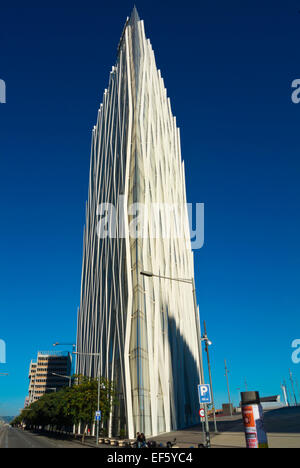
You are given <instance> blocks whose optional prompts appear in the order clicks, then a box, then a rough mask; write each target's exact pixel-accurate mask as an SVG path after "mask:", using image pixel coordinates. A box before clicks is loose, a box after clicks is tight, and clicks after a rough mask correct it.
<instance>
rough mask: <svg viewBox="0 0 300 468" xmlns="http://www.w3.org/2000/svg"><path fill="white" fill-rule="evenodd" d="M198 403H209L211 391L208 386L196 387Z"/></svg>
mask: <svg viewBox="0 0 300 468" xmlns="http://www.w3.org/2000/svg"><path fill="white" fill-rule="evenodd" d="M198 394H199V403H200V404H204V403H205V404H207V405H209V404H210V403H211V391H210V385H209V384H203V385H198Z"/></svg>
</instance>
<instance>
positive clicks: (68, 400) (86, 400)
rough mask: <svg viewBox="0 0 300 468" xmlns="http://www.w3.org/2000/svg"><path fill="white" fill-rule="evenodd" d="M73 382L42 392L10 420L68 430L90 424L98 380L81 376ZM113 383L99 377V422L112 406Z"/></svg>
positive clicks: (114, 393) (30, 425)
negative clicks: (59, 388)
mask: <svg viewBox="0 0 300 468" xmlns="http://www.w3.org/2000/svg"><path fill="white" fill-rule="evenodd" d="M74 381H75V385H73V386H72V387H64V388H63V389H62V390H60V391H58V392H55V393H46V394H45V395H43V396H42V397H41V398H40V399H39V400H37V401H35V402H34V403H32V404H31V405H30V406H28V407H27V408H25V409H24V410H22V412H21V413H20V415H19V416H17V417H16V418H15V419H14V421H13V422H12V424H13V425H20V424H25V425H26V427H29V428H41V429H42V430H44V429H45V428H46V427H50V428H51V429H52V430H53V429H55V430H68V429H71V428H73V426H74V425H75V426H77V425H79V424H81V425H83V427H84V428H85V430H84V434H85V432H86V429H87V428H88V427H92V425H93V423H94V421H95V412H96V410H97V408H98V380H97V379H91V378H87V377H83V376H75V377H74ZM117 403H118V402H117V399H116V392H115V388H114V384H113V383H112V382H109V381H108V380H106V379H105V378H103V377H101V378H100V410H101V415H102V422H103V424H104V426H105V422H106V421H107V420H108V418H109V414H110V412H111V409H112V406H113V405H116V404H117Z"/></svg>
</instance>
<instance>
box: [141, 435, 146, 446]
mask: <svg viewBox="0 0 300 468" xmlns="http://www.w3.org/2000/svg"><path fill="white" fill-rule="evenodd" d="M141 446H142V447H146V446H147V444H146V437H145V434H144V433H143V432H142V433H141Z"/></svg>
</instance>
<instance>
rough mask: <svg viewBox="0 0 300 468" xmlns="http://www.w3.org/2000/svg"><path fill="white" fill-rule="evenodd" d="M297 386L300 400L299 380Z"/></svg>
mask: <svg viewBox="0 0 300 468" xmlns="http://www.w3.org/2000/svg"><path fill="white" fill-rule="evenodd" d="M296 386H297V390H298V396H299V398H300V389H299V383H298V379H296Z"/></svg>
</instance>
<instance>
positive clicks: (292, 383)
mask: <svg viewBox="0 0 300 468" xmlns="http://www.w3.org/2000/svg"><path fill="white" fill-rule="evenodd" d="M289 371H290V381H291V385H292V390H293V395H294V400H295V406H297V405H298V403H297V398H296V393H295V388H294V381H293V376H292V372H291V369H289Z"/></svg>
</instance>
